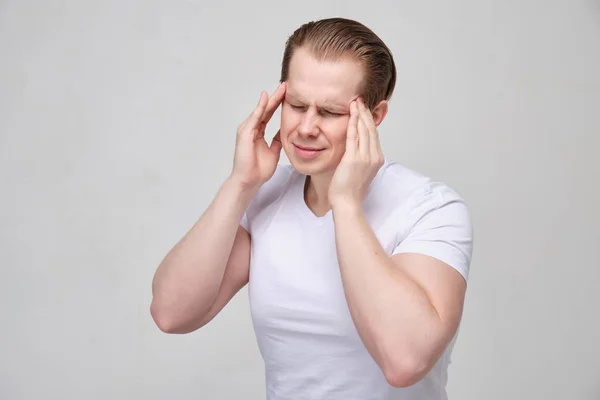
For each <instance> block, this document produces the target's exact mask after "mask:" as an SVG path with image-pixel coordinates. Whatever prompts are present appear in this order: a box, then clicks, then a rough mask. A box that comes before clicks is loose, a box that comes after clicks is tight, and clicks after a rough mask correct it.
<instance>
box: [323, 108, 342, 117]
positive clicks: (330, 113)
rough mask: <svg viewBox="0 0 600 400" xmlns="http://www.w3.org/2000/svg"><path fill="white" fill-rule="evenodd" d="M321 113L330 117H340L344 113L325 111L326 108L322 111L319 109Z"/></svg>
mask: <svg viewBox="0 0 600 400" xmlns="http://www.w3.org/2000/svg"><path fill="white" fill-rule="evenodd" d="M321 113H322V114H323V115H327V116H330V117H341V116H342V115H344V114H340V113H335V112H333V111H327V110H323V111H321Z"/></svg>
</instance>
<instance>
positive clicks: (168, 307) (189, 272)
mask: <svg viewBox="0 0 600 400" xmlns="http://www.w3.org/2000/svg"><path fill="white" fill-rule="evenodd" d="M254 194H255V191H247V190H243V189H241V187H240V185H237V184H236V183H235V182H234V181H232V180H231V179H229V180H227V181H225V182H224V184H223V185H222V186H221V188H220V190H219V192H218V193H217V195H216V196H215V198H214V200H213V201H212V203H211V204H210V206H209V207H208V208H207V209H206V211H205V212H204V213H203V214H202V216H201V217H200V219H199V220H198V221H197V222H196V223H195V224H194V226H193V227H192V228H191V229H190V230H189V232H187V234H186V235H185V236H184V237H183V238H182V239H181V240H180V241H179V242H178V243H177V244H176V245H175V246H174V247H173V249H171V251H169V253H168V254H167V255H166V257H165V258H164V260H163V261H162V262H161V264H160V265H159V267H158V269H157V271H156V273H155V276H154V280H153V283H152V293H153V301H152V311H153V314H155V315H160V316H163V317H164V316H168V318H169V319H171V320H177V321H179V320H180V321H182V322H184V321H186V320H188V319H190V318H200V317H201V316H202V315H204V314H205V313H206V312H207V311H208V310H209V309H210V307H211V305H212V303H213V301H214V299H215V297H216V295H217V293H218V290H219V287H220V285H221V282H222V279H223V275H224V272H225V267H226V265H227V261H228V259H229V255H230V254H231V249H232V246H233V243H234V239H235V236H236V232H237V229H238V227H239V224H240V221H241V219H242V217H243V215H244V212H245V210H246V208H247V207H248V205H249V203H250V201H251V200H252V198H253V197H254Z"/></svg>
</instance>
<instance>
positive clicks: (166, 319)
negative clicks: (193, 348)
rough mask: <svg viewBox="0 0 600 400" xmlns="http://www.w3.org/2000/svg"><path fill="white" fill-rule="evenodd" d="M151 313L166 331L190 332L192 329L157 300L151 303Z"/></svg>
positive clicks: (163, 330)
mask: <svg viewBox="0 0 600 400" xmlns="http://www.w3.org/2000/svg"><path fill="white" fill-rule="evenodd" d="M150 315H151V316H152V319H153V320H154V323H155V324H156V326H157V327H158V329H160V330H161V331H162V332H164V333H168V334H185V333H190V332H191V331H192V329H186V327H185V326H183V325H182V323H181V321H178V320H177V319H176V318H173V314H172V313H170V312H168V311H167V310H165V309H164V308H163V307H161V306H160V304H159V303H158V302H156V301H155V300H153V301H152V304H151V305H150Z"/></svg>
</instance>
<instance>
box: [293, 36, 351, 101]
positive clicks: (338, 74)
mask: <svg viewBox="0 0 600 400" xmlns="http://www.w3.org/2000/svg"><path fill="white" fill-rule="evenodd" d="M362 79H363V71H362V67H361V65H360V64H359V63H358V62H356V61H354V60H351V59H350V58H347V57H345V58H341V59H339V60H336V61H320V60H317V59H315V58H314V57H312V56H311V55H310V54H309V53H308V52H307V51H306V50H304V49H302V48H300V49H297V51H296V52H295V54H294V55H293V57H292V59H291V60H290V66H289V73H288V79H287V85H286V86H287V89H286V93H287V94H289V95H290V96H291V97H293V98H296V99H298V100H300V101H303V102H305V103H309V104H312V103H319V102H328V103H336V104H339V105H342V106H348V105H349V104H350V102H351V101H352V100H354V99H356V98H357V97H358V96H359V95H360V89H361V85H362Z"/></svg>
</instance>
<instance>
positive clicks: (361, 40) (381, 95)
mask: <svg viewBox="0 0 600 400" xmlns="http://www.w3.org/2000/svg"><path fill="white" fill-rule="evenodd" d="M299 47H303V48H306V49H307V50H308V51H309V53H310V54H311V55H312V56H313V57H315V58H316V59H317V60H319V61H338V60H340V59H342V58H344V57H350V58H351V59H354V60H356V61H358V62H359V63H360V65H361V66H362V68H363V71H364V75H363V81H362V82H361V88H360V92H359V93H360V95H361V96H362V97H363V98H364V100H365V102H366V104H367V105H368V107H369V108H370V109H371V110H372V109H373V108H375V106H376V105H377V104H378V103H379V102H380V101H382V100H389V99H390V98H391V97H392V93H393V92H394V87H395V86H396V65H395V63H394V58H393V57H392V53H391V51H390V50H389V49H388V47H387V46H386V45H385V43H383V41H382V40H381V39H380V38H379V37H378V36H377V35H376V34H375V33H374V32H373V31H372V30H370V29H369V28H367V27H366V26H364V25H363V24H361V23H359V22H357V21H353V20H350V19H345V18H328V19H322V20H319V21H311V22H308V23H306V24H304V25H302V26H300V27H299V28H298V29H296V31H294V33H293V34H292V35H291V36H290V37H289V38H288V40H287V41H286V44H285V50H284V53H283V60H282V63H281V82H284V81H286V80H287V79H288V74H289V68H290V61H291V59H292V56H293V55H294V52H295V51H296V49H298V48H299Z"/></svg>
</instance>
